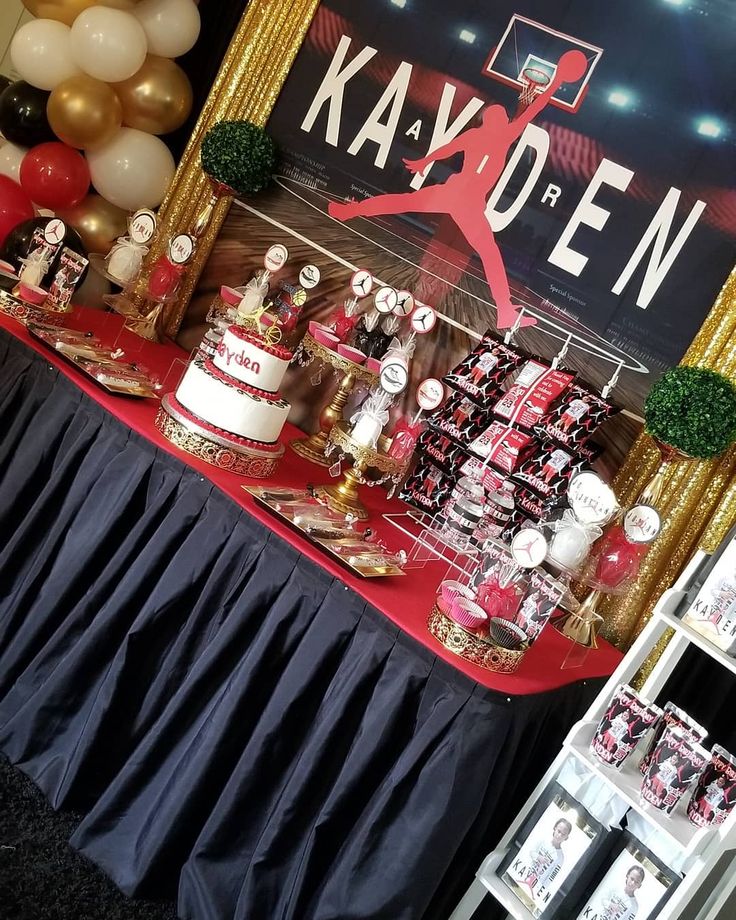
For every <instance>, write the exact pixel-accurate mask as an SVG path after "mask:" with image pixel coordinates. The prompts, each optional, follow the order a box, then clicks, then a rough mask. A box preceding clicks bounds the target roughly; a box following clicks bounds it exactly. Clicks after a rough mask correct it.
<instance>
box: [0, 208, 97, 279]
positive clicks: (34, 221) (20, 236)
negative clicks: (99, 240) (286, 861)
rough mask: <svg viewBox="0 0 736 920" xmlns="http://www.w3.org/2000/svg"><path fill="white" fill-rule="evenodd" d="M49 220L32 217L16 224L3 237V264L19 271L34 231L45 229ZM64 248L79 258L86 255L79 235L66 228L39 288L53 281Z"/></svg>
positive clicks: (85, 272) (1, 254)
mask: <svg viewBox="0 0 736 920" xmlns="http://www.w3.org/2000/svg"><path fill="white" fill-rule="evenodd" d="M50 220H52V218H51V217H33V218H31V220H25V221H23V223H22V224H18V226H17V227H14V228H13V229H12V230H11V231H10V233H9V234H8V235H7V236H6V237H5V242H4V243H3V246H2V248H0V259H3V260H4V261H5V262H10V263H11V265H14V266H15V269H16V271H19V270H20V268H21V264H20V260H21V259H25V257H26V256H27V255H28V250H29V248H30V245H31V239H32V237H33V232H34V230H36V228H37V227H41V228H43V227H45V226H46V224H47V223H48V222H49V221H50ZM64 246H68V247H69V249H71V250H73V251H74V252H77V253H79V255H81V256H85V257H86V255H87V250H86V249H85V247H84V243H83V242H82V238H81V237H80V235H79V234H78V233H77V231H76V230H73V229H72V228H71V227H69V226H67V228H66V233H65V234H64V240H63V242H62V245H61V246H60V247H59V250H58V252H57V255H56V258H55V259H54V261H53V262H52V263H51V265H50V267H49V270H48V272H47V273H46V274H45V275H44V277H43V279H42V281H41V287H46V286H47V285H49V284H51V282H52V281H53V280H54V275H55V274H56V266H57V264H58V262H59V258H60V256H61V250H62V249H63V248H64ZM88 270H89V269H88V268H85V270H84V273H83V274H82V277H81V278H80V279H79V284H78V285H77V286H78V287H81V286H82V284H83V283H84V279H85V278H86V277H87V271H88Z"/></svg>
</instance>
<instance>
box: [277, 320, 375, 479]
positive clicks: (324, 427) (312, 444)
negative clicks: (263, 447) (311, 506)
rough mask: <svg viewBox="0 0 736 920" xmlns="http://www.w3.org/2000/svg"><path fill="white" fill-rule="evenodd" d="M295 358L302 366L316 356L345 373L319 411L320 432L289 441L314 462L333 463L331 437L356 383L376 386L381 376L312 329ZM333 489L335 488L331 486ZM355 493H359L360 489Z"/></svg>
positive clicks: (303, 340) (290, 445) (293, 447)
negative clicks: (329, 448)
mask: <svg viewBox="0 0 736 920" xmlns="http://www.w3.org/2000/svg"><path fill="white" fill-rule="evenodd" d="M295 357H296V360H297V361H298V363H299V364H301V365H302V366H306V365H307V364H311V363H312V361H314V360H315V359H316V360H317V361H321V362H322V363H323V364H329V365H330V366H331V367H332V368H333V369H334V370H335V371H337V372H338V373H342V375H343V376H342V379H341V380H340V385H339V386H338V388H337V392H336V393H335V394H334V395H333V397H332V399H331V400H330V401H329V403H328V404H327V405H326V406H324V408H323V409H322V411H321V412H320V414H319V431H317V432H316V433H315V434H313V435H310V436H309V437H308V438H299V439H298V440H296V441H291V443H290V444H289V447H290V448H291V449H292V450H293V451H294V453H297V454H299V456H300V457H304V459H305V460H309V461H310V463H316V464H318V465H319V466H330V465H331V461H330V460H328V459H327V458H326V456H325V451H326V450H327V442H328V438H329V435H330V432H331V431H332V429H333V427H334V425H336V424H337V422H339V421H340V419H342V410H343V409H344V408H345V404H346V403H347V401H348V398H349V397H350V394H351V393H352V391H353V387H354V386H355V385H356V383H361V384H363V385H364V386H366V387H372V386H373V385H374V384H375V382H376V381H377V380H378V375H377V374H374V373H373V371H369V370H368V369H367V368H365V367H363V365H362V364H356V363H355V361H351V360H350V359H349V358H343V356H342V355H338V353H337V352H336V351H333V350H332V349H331V348H327V346H326V345H322V344H320V343H319V342H318V341H316V339H313V338H312V336H311V335H310V334H309V333H308V332H307V333H306V334H305V336H304V338H303V339H302V342H301V345H300V347H299V349H298V351H297V354H296V356H295ZM305 358H306V360H305ZM330 488H334V487H333V486H330ZM355 494H356V495H357V488H356V490H355Z"/></svg>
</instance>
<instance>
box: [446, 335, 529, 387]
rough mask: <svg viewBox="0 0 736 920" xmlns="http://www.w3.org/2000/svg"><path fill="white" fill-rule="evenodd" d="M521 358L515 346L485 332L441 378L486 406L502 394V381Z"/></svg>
mask: <svg viewBox="0 0 736 920" xmlns="http://www.w3.org/2000/svg"><path fill="white" fill-rule="evenodd" d="M524 358H525V356H524V354H523V352H520V351H519V350H518V349H517V348H516V347H515V346H513V345H507V344H506V343H505V342H503V341H502V340H501V339H499V338H497V337H496V336H495V335H493V333H491V332H486V334H485V335H484V336H483V338H482V340H481V341H480V342H479V344H478V345H477V346H476V347H475V348H474V349H473V351H471V352H470V354H469V355H467V357H465V358H463V360H462V361H461V362H460V363H459V364H458V365H457V367H455V368H453V369H452V370H451V371H450V373H449V374H447V375H446V376H445V377H444V378H443V383H446V384H447V386H449V387H451V388H452V389H453V390H460V391H461V392H462V393H464V394H465V395H466V396H469V397H470V398H471V399H472V400H474V401H475V402H477V403H480V404H485V405H487V404H488V402H490V401H491V400H494V399H497V398H498V397H499V396H500V395H501V392H502V386H503V382H504V381H505V380H506V378H507V377H508V376H509V374H512V373H513V372H514V371H515V370H516V369H517V368H518V367H519V365H520V364H521V363H522V362H523V361H524Z"/></svg>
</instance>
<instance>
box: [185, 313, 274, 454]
mask: <svg viewBox="0 0 736 920" xmlns="http://www.w3.org/2000/svg"><path fill="white" fill-rule="evenodd" d="M290 360H291V352H289V351H288V349H286V348H284V347H283V346H280V345H268V344H266V343H265V342H263V341H262V340H260V339H259V338H257V337H256V336H254V335H253V333H251V332H249V331H247V330H245V329H243V327H241V326H230V327H229V328H228V329H227V330H226V332H225V334H224V336H223V338H222V341H221V342H220V345H219V346H218V348H217V351H216V353H215V355H214V358H208V357H206V356H205V355H202V354H201V353H200V355H199V356H198V357H197V358H196V359H195V360H194V361H193V362H192V363H191V364H190V365H189V367H188V368H187V371H186V373H185V374H184V377H183V378H182V381H181V383H180V384H179V386H178V388H177V390H176V394H175V395H174V396H173V397H172V396H171V395H170V396H169V397H168V406H169V407H170V409H172V410H173V411H174V413H175V414H176V416H178V417H179V420H180V421H184V422H189V423H190V424H192V425H194V426H196V428H197V429H198V430H199V432H200V434H204V436H205V437H206V436H207V435H208V434H210V435H213V436H214V439H215V440H216V443H218V444H226V445H230V446H232V447H234V448H235V449H239V450H242V449H245V450H251V449H252V450H258V451H264V450H265V451H269V450H271V449H278V450H279V451H280V450H281V449H282V448H280V446H279V444H278V439H279V435H280V434H281V429H282V428H283V427H284V423H285V422H286V417H287V416H288V414H289V409H290V405H289V403H288V402H287V401H286V400H285V399H282V398H281V397H280V396H279V393H278V391H279V387H280V386H281V382H282V380H283V378H284V374H285V373H286V369H287V368H288V366H289V361H290Z"/></svg>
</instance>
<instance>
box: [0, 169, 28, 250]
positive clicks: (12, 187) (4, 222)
mask: <svg viewBox="0 0 736 920" xmlns="http://www.w3.org/2000/svg"><path fill="white" fill-rule="evenodd" d="M33 213H34V212H33V203H32V202H31V199H30V198H29V197H28V195H26V193H25V192H24V191H23V189H22V188H21V187H20V186H19V185H18V183H17V182H13V180H12V179H10V178H9V177H8V176H0V246H2V245H3V243H4V242H5V237H6V236H7V235H8V234H9V233H10V231H11V230H13V229H14V228H15V227H17V226H18V224H22V223H23V221H25V220H30V219H31V218H32V217H33Z"/></svg>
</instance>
